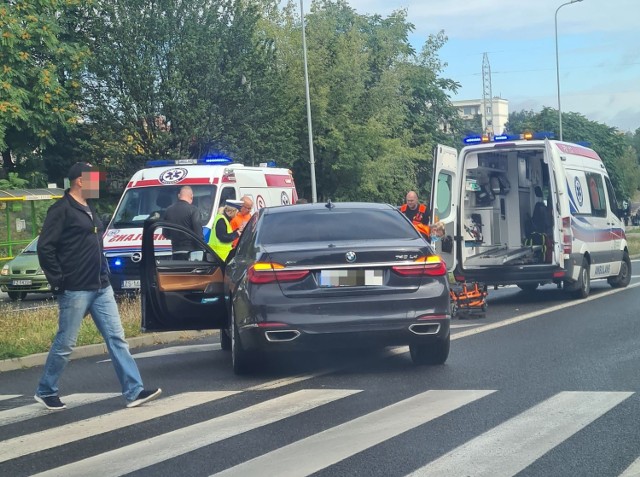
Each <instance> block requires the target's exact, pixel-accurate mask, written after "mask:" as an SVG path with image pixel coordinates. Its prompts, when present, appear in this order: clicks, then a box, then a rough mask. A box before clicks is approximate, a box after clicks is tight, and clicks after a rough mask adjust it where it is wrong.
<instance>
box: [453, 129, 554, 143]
mask: <svg viewBox="0 0 640 477" xmlns="http://www.w3.org/2000/svg"><path fill="white" fill-rule="evenodd" d="M553 137H554V134H553V133H552V132H549V131H540V132H536V133H531V132H525V133H522V134H497V135H495V136H490V135H489V134H483V135H472V136H467V137H465V138H464V139H463V140H462V142H464V143H465V144H485V143H489V142H505V141H522V140H525V141H530V140H532V139H545V138H546V139H553Z"/></svg>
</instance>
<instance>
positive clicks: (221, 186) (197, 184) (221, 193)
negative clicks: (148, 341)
mask: <svg viewBox="0 0 640 477" xmlns="http://www.w3.org/2000/svg"><path fill="white" fill-rule="evenodd" d="M185 185H188V186H191V188H192V189H193V205H195V206H196V207H197V208H199V209H200V213H201V216H202V220H203V229H202V231H203V238H204V240H205V242H206V241H208V240H209V235H210V233H211V227H212V224H213V220H214V218H215V215H216V212H217V210H218V208H219V207H220V206H221V205H224V203H225V201H226V200H228V199H235V200H238V199H240V198H241V197H242V196H244V195H248V196H250V197H251V198H252V199H253V204H254V209H260V208H263V207H271V206H277V205H288V204H295V202H296V201H297V198H298V197H297V193H296V188H295V184H294V181H293V177H292V174H291V171H290V170H289V169H283V168H276V167H267V164H262V165H261V167H249V166H243V165H242V164H236V163H233V162H232V161H231V160H229V159H227V158H217V157H216V158H208V159H182V160H176V161H165V160H161V161H150V162H149V163H147V168H146V169H142V170H140V171H138V172H136V173H135V174H134V175H133V177H132V178H131V179H130V180H129V182H128V184H127V185H126V188H125V190H124V193H123V195H122V197H121V198H120V201H119V203H118V206H117V208H116V210H115V212H114V214H113V217H112V219H111V221H110V222H109V224H108V226H107V227H106V230H105V234H104V253H105V255H106V257H107V262H108V263H109V268H110V270H111V285H112V287H113V289H114V291H115V292H116V293H123V292H131V291H135V290H137V289H139V288H140V260H141V258H142V255H141V252H140V250H141V246H142V226H143V223H144V221H145V220H146V219H147V218H148V217H150V216H151V215H153V214H155V213H157V214H159V215H161V214H162V212H163V211H164V210H165V209H166V208H167V207H169V206H170V205H171V204H173V203H174V202H176V201H177V200H178V191H179V189H180V188H181V187H182V186H185ZM252 212H255V210H253V211H252ZM156 242H157V246H156V250H163V249H164V250H166V252H167V253H168V254H169V253H170V252H171V242H170V241H169V240H168V239H166V238H165V237H163V236H159V237H157V239H156Z"/></svg>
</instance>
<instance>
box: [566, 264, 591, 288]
mask: <svg viewBox="0 0 640 477" xmlns="http://www.w3.org/2000/svg"><path fill="white" fill-rule="evenodd" d="M590 291H591V277H590V275H589V261H588V260H587V259H586V258H584V257H583V258H582V266H581V267H580V275H579V276H578V281H577V282H576V284H575V288H573V289H572V291H571V294H572V295H573V297H574V298H587V297H588V296H589V292H590Z"/></svg>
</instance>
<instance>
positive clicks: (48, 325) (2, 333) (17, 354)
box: [0, 297, 142, 359]
mask: <svg viewBox="0 0 640 477" xmlns="http://www.w3.org/2000/svg"><path fill="white" fill-rule="evenodd" d="M46 304H47V305H53V306H50V307H42V308H37V309H30V310H14V309H12V308H11V307H9V306H8V305H0V359H9V358H22V357H24V356H29V355H31V354H35V353H45V352H47V351H49V348H50V347H51V343H52V341H53V338H54V337H55V335H56V331H57V329H58V307H57V305H56V304H55V302H53V301H48V302H46ZM118 308H119V310H120V317H121V319H122V326H123V327H124V333H125V336H126V337H127V338H132V337H134V336H139V335H141V334H142V331H141V330H140V299H139V297H133V298H123V299H120V300H118ZM102 342H103V339H102V335H100V332H99V331H98V329H97V328H96V326H95V325H94V324H93V320H92V319H91V317H90V316H87V317H85V319H84V320H83V321H82V325H81V327H80V333H79V334H78V342H77V346H84V345H89V344H97V343H102Z"/></svg>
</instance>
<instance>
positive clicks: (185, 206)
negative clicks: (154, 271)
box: [162, 186, 202, 260]
mask: <svg viewBox="0 0 640 477" xmlns="http://www.w3.org/2000/svg"><path fill="white" fill-rule="evenodd" d="M164 220H165V221H166V222H170V223H172V224H176V225H181V226H183V227H185V228H187V229H189V230H191V231H193V233H195V234H196V235H197V236H199V237H201V238H202V216H201V214H200V211H199V210H198V208H197V207H196V206H194V205H193V189H191V187H189V186H183V187H181V188H180V192H178V201H177V202H176V203H175V204H173V205H171V206H170V207H169V208H167V210H166V211H165V213H164ZM162 233H163V235H164V236H165V237H167V238H168V239H170V240H171V249H172V251H173V259H174V260H189V254H190V252H192V251H194V250H198V249H199V248H198V245H197V243H193V241H192V240H191V239H190V238H189V237H188V236H187V234H185V233H182V232H177V231H172V230H163V231H162Z"/></svg>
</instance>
